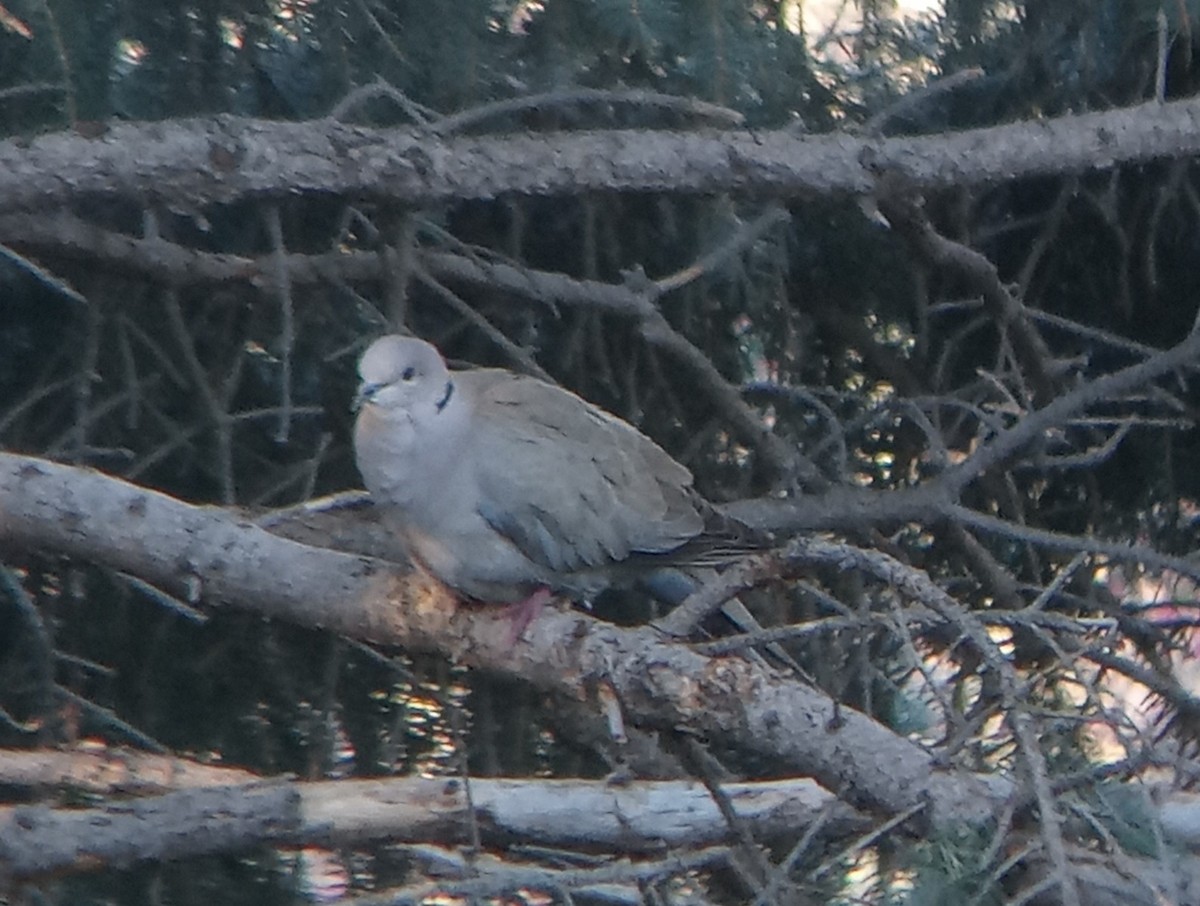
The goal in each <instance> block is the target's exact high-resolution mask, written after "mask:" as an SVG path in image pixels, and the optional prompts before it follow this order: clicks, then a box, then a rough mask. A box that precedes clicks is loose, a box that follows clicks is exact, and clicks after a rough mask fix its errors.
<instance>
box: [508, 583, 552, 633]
mask: <svg viewBox="0 0 1200 906" xmlns="http://www.w3.org/2000/svg"><path fill="white" fill-rule="evenodd" d="M551 597H552V595H551V594H550V589H548V588H546V587H545V586H543V587H541V588H539V589H538V590H537V591H535V592H534V593H533V594H531V595H530V596H529V597H528V598H526V599H525V600H524V601H517V602H516V603H515V604H510V605H508V607H507V609H506V611H505V616H506V617H508V619H509V620H510V621H511V623H512V626H511V627H510V628H509V633H508V644H509V646H510V647H511V646H513V645H515V644H517V642H518V641H519V640H520V638H521V636H523V635H524V634H525V630H526V629H528V628H529V624H530V623H532V622H533V621H534V620H536V619H537V617H538V614H540V613H541V612H542V608H543V607H545V606H546V604H547V603H549V601H550V598H551Z"/></svg>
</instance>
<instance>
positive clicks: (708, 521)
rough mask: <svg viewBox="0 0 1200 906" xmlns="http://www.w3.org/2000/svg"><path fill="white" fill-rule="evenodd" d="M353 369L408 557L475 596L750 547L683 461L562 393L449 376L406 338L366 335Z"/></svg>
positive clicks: (493, 373) (590, 583)
mask: <svg viewBox="0 0 1200 906" xmlns="http://www.w3.org/2000/svg"><path fill="white" fill-rule="evenodd" d="M358 371H359V376H360V378H361V385H360V387H359V393H358V397H357V400H356V405H357V409H358V416H357V420H356V423H355V429H354V452H355V458H356V460H357V464H358V468H359V471H360V473H361V474H362V478H363V482H364V483H365V485H366V487H367V490H368V491H369V492H370V494H371V497H372V499H373V500H374V501H375V502H376V504H378V505H380V506H381V507H382V508H383V512H384V515H385V520H386V522H387V523H388V524H390V525H391V527H392V528H394V529H395V530H396V531H397V533H398V534H399V536H400V539H401V541H402V542H403V544H404V547H405V549H406V550H407V552H408V553H409V554H410V555H411V556H412V557H413V558H414V559H415V560H416V561H417V562H418V563H419V564H420V565H421V566H423V567H424V568H425V569H426V570H427V571H428V572H430V573H432V574H433V575H434V576H435V577H436V578H438V579H439V580H441V581H442V582H443V583H445V584H446V585H448V586H450V587H451V588H452V589H454V590H456V591H457V592H459V593H460V594H462V595H465V596H466V597H469V598H473V599H476V600H479V601H485V602H495V603H526V602H529V601H536V602H537V603H538V606H540V603H544V602H545V601H546V600H548V599H549V596H550V593H551V592H554V593H562V594H566V595H569V596H572V597H574V598H576V599H577V600H580V601H581V602H583V603H587V602H588V601H589V600H590V599H591V597H592V596H594V595H595V594H596V593H598V592H599V591H601V590H602V589H604V588H605V587H607V586H609V585H614V584H616V585H628V584H630V583H631V582H632V581H633V580H635V579H636V578H637V577H638V575H639V574H641V573H644V572H645V571H647V570H654V569H656V568H657V567H671V566H676V565H684V566H694V565H697V564H706V565H711V564H714V563H717V562H728V560H729V559H730V558H731V557H732V556H734V555H736V552H738V551H741V552H743V553H744V552H745V551H746V550H747V549H748V548H749V547H752V546H757V545H756V544H754V543H752V542H748V541H746V540H745V539H743V538H740V537H738V533H737V531H736V530H734V528H733V527H732V526H731V525H730V523H729V521H728V520H725V519H724V517H721V516H720V515H718V514H717V513H716V511H715V510H714V509H713V508H712V506H711V505H710V504H708V503H707V501H705V500H704V498H702V497H701V496H700V495H699V494H698V493H697V492H696V491H694V490H693V488H692V475H691V472H689V471H688V469H687V468H685V467H684V466H683V465H681V464H680V463H678V462H676V461H675V460H674V459H672V458H671V456H670V455H669V454H668V453H667V452H666V451H664V450H663V449H662V448H661V447H659V446H658V445H657V444H656V443H654V441H652V440H651V439H650V438H648V437H647V436H646V435H644V434H642V433H641V432H640V431H638V430H637V429H636V428H634V427H633V426H632V425H630V424H629V423H628V422H625V421H622V420H621V419H619V418H617V417H616V416H614V415H611V414H609V413H608V412H605V411H604V410H603V409H600V408H599V407H597V406H595V405H593V404H592V403H589V402H587V401H586V400H584V399H582V398H581V397H579V396H577V395H575V394H574V393H571V392H570V391H568V390H565V389H563V388H561V387H558V386H556V385H553V384H549V383H546V382H544V381H542V380H539V379H537V378H533V377H529V376H526V375H521V374H516V373H513V372H510V371H505V370H501V369H493V368H482V369H472V370H466V371H455V372H451V371H450V370H449V368H448V367H447V365H446V362H445V360H444V359H443V358H442V355H441V353H440V352H438V350H437V349H436V348H435V347H434V346H432V345H431V344H429V343H426V342H425V341H423V340H420V339H417V338H415V337H406V336H399V335H390V336H385V337H381V338H380V339H378V340H376V341H375V342H374V343H372V344H371V346H370V347H369V348H368V349H367V350H366V352H365V353H364V354H363V356H362V358H361V360H360V361H359V366H358ZM746 532H747V533H749V530H748V529H746ZM518 635H519V633H518Z"/></svg>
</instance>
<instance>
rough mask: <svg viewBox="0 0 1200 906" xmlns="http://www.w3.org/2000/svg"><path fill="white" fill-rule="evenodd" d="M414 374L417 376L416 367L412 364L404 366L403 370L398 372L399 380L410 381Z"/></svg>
mask: <svg viewBox="0 0 1200 906" xmlns="http://www.w3.org/2000/svg"><path fill="white" fill-rule="evenodd" d="M416 376H417V369H415V368H413V366H412V365H409V366H408V367H407V368H405V369H404V370H403V371H401V372H400V380H402V381H411V380H412V379H413V378H415V377H416Z"/></svg>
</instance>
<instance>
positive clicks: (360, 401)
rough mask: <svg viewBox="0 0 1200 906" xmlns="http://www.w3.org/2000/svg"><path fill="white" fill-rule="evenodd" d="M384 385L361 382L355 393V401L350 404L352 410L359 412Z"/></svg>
mask: <svg viewBox="0 0 1200 906" xmlns="http://www.w3.org/2000/svg"><path fill="white" fill-rule="evenodd" d="M382 386H383V385H382V384H368V383H367V382H366V381H364V382H363V383H361V384H359V385H358V393H356V394H354V402H353V403H352V404H351V406H350V411H351V412H357V411H358V410H359V409H361V408H362V407H363V406H365V405H366V404H367V403H369V402H371V400H373V399H374V398H375V394H376V393H378V392H379V388H380V387H382Z"/></svg>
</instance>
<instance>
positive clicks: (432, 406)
mask: <svg viewBox="0 0 1200 906" xmlns="http://www.w3.org/2000/svg"><path fill="white" fill-rule="evenodd" d="M358 376H359V378H361V383H360V384H359V386H358V393H357V395H356V396H355V398H354V409H355V410H356V411H357V410H359V409H361V408H363V407H365V406H372V407H376V408H377V409H378V410H379V411H381V413H382V414H385V415H388V414H400V413H416V412H418V411H428V412H430V413H438V412H441V411H442V410H443V409H444V408H445V407H446V405H447V404H448V403H449V402H450V398H451V397H452V396H453V394H454V381H453V379H452V377H451V375H450V371H449V369H448V368H446V362H445V360H444V359H443V358H442V356H441V353H439V352H438V351H437V349H435V348H434V347H433V346H431V345H430V344H428V343H426V342H425V341H424V340H418V339H417V338H416V337H401V336H396V335H392V336H386V337H380V338H379V339H378V340H376V341H375V342H374V343H372V344H371V345H370V346H369V347H368V348H367V351H366V352H365V353H363V357H362V358H361V359H360V360H359V363H358Z"/></svg>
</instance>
